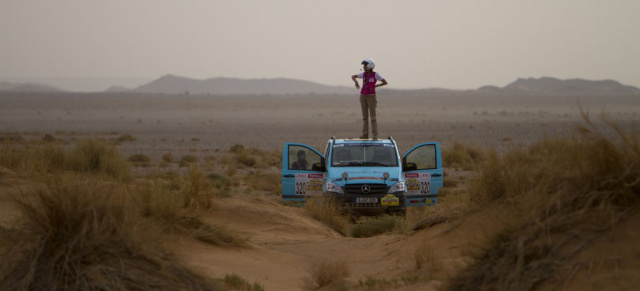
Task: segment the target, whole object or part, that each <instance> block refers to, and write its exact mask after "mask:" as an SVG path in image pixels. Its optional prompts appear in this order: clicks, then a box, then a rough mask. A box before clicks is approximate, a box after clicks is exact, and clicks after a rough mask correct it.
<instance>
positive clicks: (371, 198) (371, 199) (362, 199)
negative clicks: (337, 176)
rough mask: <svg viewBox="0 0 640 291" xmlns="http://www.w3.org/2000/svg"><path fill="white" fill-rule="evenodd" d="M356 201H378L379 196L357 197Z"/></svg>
mask: <svg viewBox="0 0 640 291" xmlns="http://www.w3.org/2000/svg"><path fill="white" fill-rule="evenodd" d="M356 203H378V198H376V197H361V198H356Z"/></svg>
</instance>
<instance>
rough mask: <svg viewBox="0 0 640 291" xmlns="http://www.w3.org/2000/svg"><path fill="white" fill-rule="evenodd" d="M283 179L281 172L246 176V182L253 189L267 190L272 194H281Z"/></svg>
mask: <svg viewBox="0 0 640 291" xmlns="http://www.w3.org/2000/svg"><path fill="white" fill-rule="evenodd" d="M281 180H282V177H281V175H280V174H270V173H256V174H253V175H247V176H245V182H246V183H247V184H248V185H249V186H250V187H251V189H253V190H259V191H266V192H267V193H268V194H270V195H280V193H281V185H280V184H281Z"/></svg>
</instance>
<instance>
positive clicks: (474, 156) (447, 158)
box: [442, 141, 485, 170]
mask: <svg viewBox="0 0 640 291" xmlns="http://www.w3.org/2000/svg"><path fill="white" fill-rule="evenodd" d="M442 155H443V156H442V161H443V162H444V164H445V165H446V166H447V167H458V168H462V169H464V170H472V169H474V168H475V165H476V164H477V163H478V162H481V161H482V160H484V158H485V153H484V151H483V150H481V149H479V148H478V147H474V146H471V145H465V144H463V143H461V142H458V141H456V142H454V143H453V148H451V149H445V150H443V151H442Z"/></svg>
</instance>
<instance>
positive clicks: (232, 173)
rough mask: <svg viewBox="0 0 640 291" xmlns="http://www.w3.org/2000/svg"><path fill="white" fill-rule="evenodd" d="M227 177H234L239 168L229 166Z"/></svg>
mask: <svg viewBox="0 0 640 291" xmlns="http://www.w3.org/2000/svg"><path fill="white" fill-rule="evenodd" d="M226 173H227V176H229V177H233V176H235V175H236V174H237V173H238V168H237V167H236V166H234V165H228V166H227V169H226Z"/></svg>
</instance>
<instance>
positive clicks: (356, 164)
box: [333, 161, 362, 167]
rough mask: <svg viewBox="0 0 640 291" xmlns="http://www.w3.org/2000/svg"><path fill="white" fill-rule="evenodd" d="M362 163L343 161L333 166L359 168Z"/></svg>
mask: <svg viewBox="0 0 640 291" xmlns="http://www.w3.org/2000/svg"><path fill="white" fill-rule="evenodd" d="M360 164H362V162H359V161H342V162H339V163H336V164H333V166H334V167H347V166H359V165H360Z"/></svg>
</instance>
